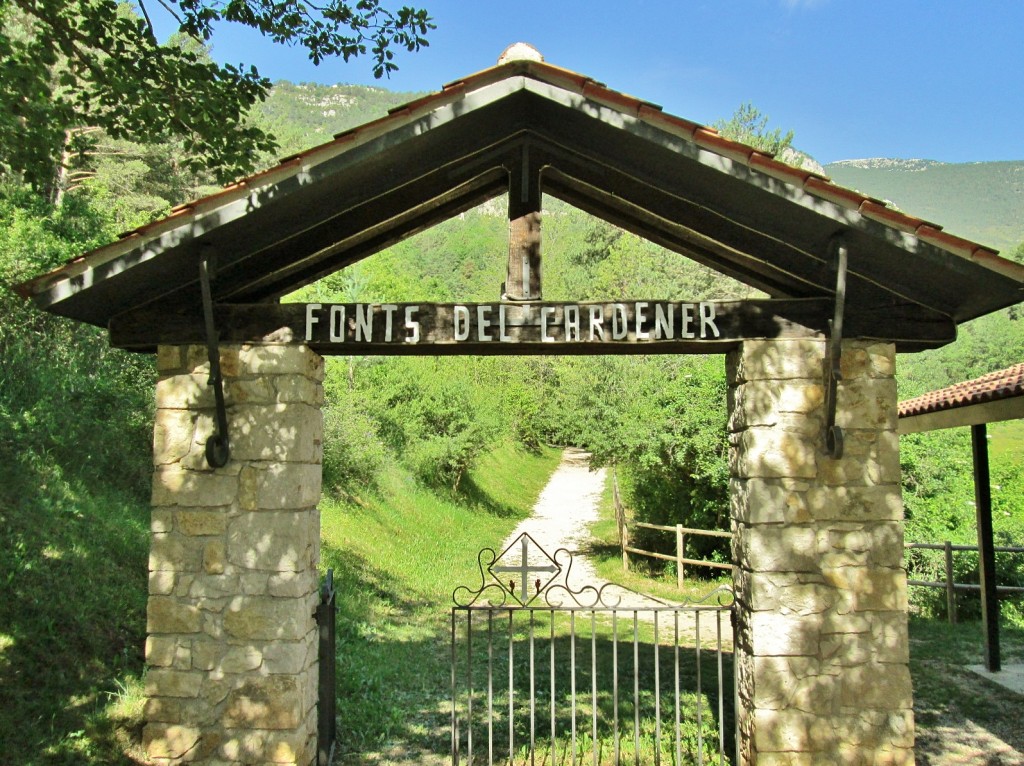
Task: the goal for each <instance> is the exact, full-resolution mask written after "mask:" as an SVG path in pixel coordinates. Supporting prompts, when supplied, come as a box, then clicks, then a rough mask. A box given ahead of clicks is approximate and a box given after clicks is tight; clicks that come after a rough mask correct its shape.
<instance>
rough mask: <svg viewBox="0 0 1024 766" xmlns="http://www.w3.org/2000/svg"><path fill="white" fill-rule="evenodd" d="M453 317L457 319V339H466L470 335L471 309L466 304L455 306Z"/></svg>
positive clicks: (455, 331) (454, 330)
mask: <svg viewBox="0 0 1024 766" xmlns="http://www.w3.org/2000/svg"><path fill="white" fill-rule="evenodd" d="M452 318H453V320H454V321H455V327H454V329H453V332H454V334H455V340H456V341H460V340H466V339H467V338H468V337H469V309H467V308H466V307H465V306H454V307H453V308H452Z"/></svg>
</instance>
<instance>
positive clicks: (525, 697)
mask: <svg viewBox="0 0 1024 766" xmlns="http://www.w3.org/2000/svg"><path fill="white" fill-rule="evenodd" d="M516 555H519V559H518V560H516V559H515V556H516ZM479 566H480V574H481V584H480V587H479V588H476V589H472V588H466V587H461V588H458V589H456V591H455V593H454V594H453V600H454V602H455V606H453V608H452V610H451V663H452V668H451V693H452V707H451V727H452V729H451V756H452V761H451V762H452V764H453V766H461V765H463V764H466V765H468V764H474V765H475V764H483V763H486V764H489V765H490V764H495V763H501V764H510V765H511V764H531V765H532V766H536V764H551V766H555V764H558V765H559V766H562V765H563V764H565V765H566V766H568V765H569V764H581V765H582V764H589V763H593V764H594V766H598V764H603V763H614V764H620V763H627V762H628V763H635V764H637V765H639V764H640V763H653V764H655V766H660V764H662V763H666V764H669V763H671V764H683V763H688V762H689V763H696V764H705V763H712V762H714V763H722V762H723V761H724V759H725V758H727V757H728V755H729V753H730V752H731V750H732V748H733V745H734V743H733V742H730V741H729V737H727V734H726V732H727V731H730V727H729V726H728V725H727V722H726V719H727V716H729V715H731V714H732V698H733V695H734V692H735V690H734V688H733V683H732V682H731V679H728V680H727V677H728V674H727V670H726V667H725V665H724V662H723V660H724V657H725V655H726V654H728V651H727V650H726V649H724V648H723V637H724V636H727V635H728V631H729V628H730V626H731V616H732V615H731V610H732V604H731V602H732V592H731V591H730V590H729V589H727V588H718V589H716V590H715V591H713V592H712V593H710V594H708V596H707V597H705V598H704V599H702V600H701V601H699V602H692V603H690V604H687V605H685V606H668V605H659V603H658V602H654V603H653V604H652V605H637V606H633V605H622V604H620V601H619V597H617V596H615V595H614V594H610V593H609V592H608V591H607V590H606V589H607V588H609V587H610V586H608V585H603V586H601V587H600V588H597V587H594V586H584V587H581V588H578V589H574V588H572V587H571V586H570V584H569V581H568V580H569V570H570V569H571V566H572V556H571V555H570V554H569V553H568V551H565V550H564V549H560V550H558V551H556V552H555V553H554V554H553V555H551V556H549V555H548V554H547V553H546V552H544V551H543V549H541V548H540V547H539V546H538V545H536V543H535V541H534V540H533V539H532V538H531V537H530V536H529V535H526V534H524V535H521V536H520V538H518V539H517V540H516V542H514V543H513V544H512V545H510V546H509V547H508V548H507V549H506V550H505V551H504V552H503V553H501V554H500V555H498V554H496V553H495V552H494V550H493V549H490V548H485V549H484V550H483V551H481V553H480V557H479ZM536 575H540V578H539V579H536V580H534V577H535V576H536ZM517 577H518V578H520V580H519V581H517ZM510 578H511V579H510ZM715 599H717V600H715ZM709 602H711V603H709ZM726 640H728V639H726ZM702 649H703V651H702ZM681 650H682V651H681ZM687 655H689V658H687Z"/></svg>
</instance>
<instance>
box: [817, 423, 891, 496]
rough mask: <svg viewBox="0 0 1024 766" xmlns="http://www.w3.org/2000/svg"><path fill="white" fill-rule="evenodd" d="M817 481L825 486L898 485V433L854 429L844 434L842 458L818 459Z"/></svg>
mask: <svg viewBox="0 0 1024 766" xmlns="http://www.w3.org/2000/svg"><path fill="white" fill-rule="evenodd" d="M820 468H821V474H820V480H821V482H822V483H823V484H826V485H837V484H846V485H851V484H852V485H861V486H864V485H878V484H890V485H894V484H898V483H899V481H900V453H899V436H898V435H897V434H896V432H895V431H871V430H867V431H856V430H852V429H851V430H849V431H847V432H846V433H845V434H844V448H843V457H842V458H841V459H839V460H822V461H821V462H820Z"/></svg>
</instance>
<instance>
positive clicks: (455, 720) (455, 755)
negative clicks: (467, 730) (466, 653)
mask: <svg viewBox="0 0 1024 766" xmlns="http://www.w3.org/2000/svg"><path fill="white" fill-rule="evenodd" d="M455 673H456V654H455V608H454V607H453V608H452V766H459V717H458V714H457V713H456V711H455V707H456V703H457V700H458V686H457V685H456V682H455V679H456V675H455Z"/></svg>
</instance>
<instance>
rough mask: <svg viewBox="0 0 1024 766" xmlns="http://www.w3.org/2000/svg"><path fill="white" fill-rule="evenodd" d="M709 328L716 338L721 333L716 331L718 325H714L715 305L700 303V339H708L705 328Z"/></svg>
mask: <svg viewBox="0 0 1024 766" xmlns="http://www.w3.org/2000/svg"><path fill="white" fill-rule="evenodd" d="M709 326H710V327H711V331H712V332H713V333H714V334H715V337H716V338H718V337H720V336H721V333H720V332H719V331H718V325H716V324H715V304H714V303H707V302H705V301H701V304H700V337H702V338H706V337H708V333H707V328H708V327H709Z"/></svg>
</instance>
